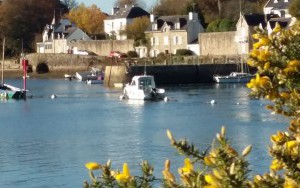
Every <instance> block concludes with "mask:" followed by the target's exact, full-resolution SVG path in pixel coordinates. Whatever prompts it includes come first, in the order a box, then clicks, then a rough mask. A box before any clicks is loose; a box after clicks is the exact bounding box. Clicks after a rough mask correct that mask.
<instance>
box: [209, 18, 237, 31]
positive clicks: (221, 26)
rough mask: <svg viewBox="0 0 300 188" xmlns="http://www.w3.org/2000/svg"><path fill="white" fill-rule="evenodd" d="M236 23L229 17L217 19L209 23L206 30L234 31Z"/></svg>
mask: <svg viewBox="0 0 300 188" xmlns="http://www.w3.org/2000/svg"><path fill="white" fill-rule="evenodd" d="M234 30H235V25H234V21H232V20H229V19H217V20H215V21H213V22H210V24H208V26H207V28H206V31H207V32H224V31H234Z"/></svg>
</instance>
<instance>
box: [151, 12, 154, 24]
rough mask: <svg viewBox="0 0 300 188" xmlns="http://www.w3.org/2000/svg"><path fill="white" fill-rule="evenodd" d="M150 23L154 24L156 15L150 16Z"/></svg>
mask: <svg viewBox="0 0 300 188" xmlns="http://www.w3.org/2000/svg"><path fill="white" fill-rule="evenodd" d="M150 22H151V23H152V22H154V14H153V13H151V14H150Z"/></svg>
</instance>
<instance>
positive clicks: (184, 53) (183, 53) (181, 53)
mask: <svg viewBox="0 0 300 188" xmlns="http://www.w3.org/2000/svg"><path fill="white" fill-rule="evenodd" d="M176 55H177V56H188V55H194V52H193V51H192V50H188V49H178V50H176Z"/></svg>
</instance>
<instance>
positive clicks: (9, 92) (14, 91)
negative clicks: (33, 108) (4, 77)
mask: <svg viewBox="0 0 300 188" xmlns="http://www.w3.org/2000/svg"><path fill="white" fill-rule="evenodd" d="M25 96H26V91H25V90H23V89H20V88H17V87H14V86H12V85H9V84H3V85H0V99H24V98H25Z"/></svg>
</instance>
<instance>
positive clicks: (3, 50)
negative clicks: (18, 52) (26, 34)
mask: <svg viewBox="0 0 300 188" xmlns="http://www.w3.org/2000/svg"><path fill="white" fill-rule="evenodd" d="M4 55H5V37H4V38H3V44H2V70H1V84H2V85H3V84H4V79H3V71H4Z"/></svg>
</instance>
